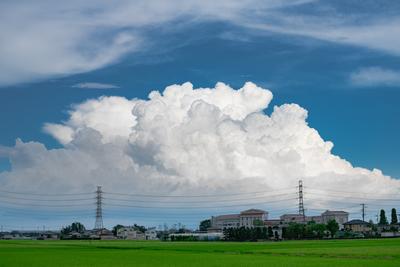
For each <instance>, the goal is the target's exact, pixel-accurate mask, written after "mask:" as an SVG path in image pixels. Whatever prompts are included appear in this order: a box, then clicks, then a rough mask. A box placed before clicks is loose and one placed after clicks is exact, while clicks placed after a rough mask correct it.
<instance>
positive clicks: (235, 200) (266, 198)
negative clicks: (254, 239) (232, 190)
mask: <svg viewBox="0 0 400 267" xmlns="http://www.w3.org/2000/svg"><path fill="white" fill-rule="evenodd" d="M294 194H295V193H286V194H279V195H266V196H257V197H248V198H239V199H213V200H210V199H204V200H197V201H185V202H184V203H186V204H188V203H190V204H191V203H192V204H198V203H216V202H237V201H246V200H253V199H263V200H265V201H269V200H270V199H271V198H272V200H275V199H276V197H281V196H290V195H294ZM103 199H105V200H113V201H123V202H143V203H160V201H163V202H162V203H177V204H180V203H183V202H182V201H166V200H165V199H163V200H136V199H124V198H109V197H104V198H103Z"/></svg>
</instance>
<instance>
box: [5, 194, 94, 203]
mask: <svg viewBox="0 0 400 267" xmlns="http://www.w3.org/2000/svg"><path fill="white" fill-rule="evenodd" d="M0 198H6V199H18V200H29V201H47V202H53V201H86V200H92V201H93V200H94V198H75V199H39V198H23V197H14V196H2V195H0Z"/></svg>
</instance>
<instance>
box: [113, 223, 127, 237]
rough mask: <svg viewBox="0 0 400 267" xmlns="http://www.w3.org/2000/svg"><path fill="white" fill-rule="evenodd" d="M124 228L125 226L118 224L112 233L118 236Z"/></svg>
mask: <svg viewBox="0 0 400 267" xmlns="http://www.w3.org/2000/svg"><path fill="white" fill-rule="evenodd" d="M122 227H124V226H123V225H121V224H117V225H116V226H114V227H113V229H112V233H113V234H114V235H115V236H116V235H117V233H118V230H119V229H121V228H122Z"/></svg>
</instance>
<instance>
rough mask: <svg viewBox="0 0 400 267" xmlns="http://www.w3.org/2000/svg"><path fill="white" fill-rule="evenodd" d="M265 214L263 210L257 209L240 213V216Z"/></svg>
mask: <svg viewBox="0 0 400 267" xmlns="http://www.w3.org/2000/svg"><path fill="white" fill-rule="evenodd" d="M265 213H267V212H266V211H265V210H259V209H249V210H244V211H242V212H240V214H265Z"/></svg>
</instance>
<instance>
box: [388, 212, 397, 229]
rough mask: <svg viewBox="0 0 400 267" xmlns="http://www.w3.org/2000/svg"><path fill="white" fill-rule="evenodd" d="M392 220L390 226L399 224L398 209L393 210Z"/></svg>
mask: <svg viewBox="0 0 400 267" xmlns="http://www.w3.org/2000/svg"><path fill="white" fill-rule="evenodd" d="M391 215H392V220H391V222H390V224H392V225H393V224H396V223H397V212H396V209H395V208H393V209H392V214H391Z"/></svg>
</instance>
